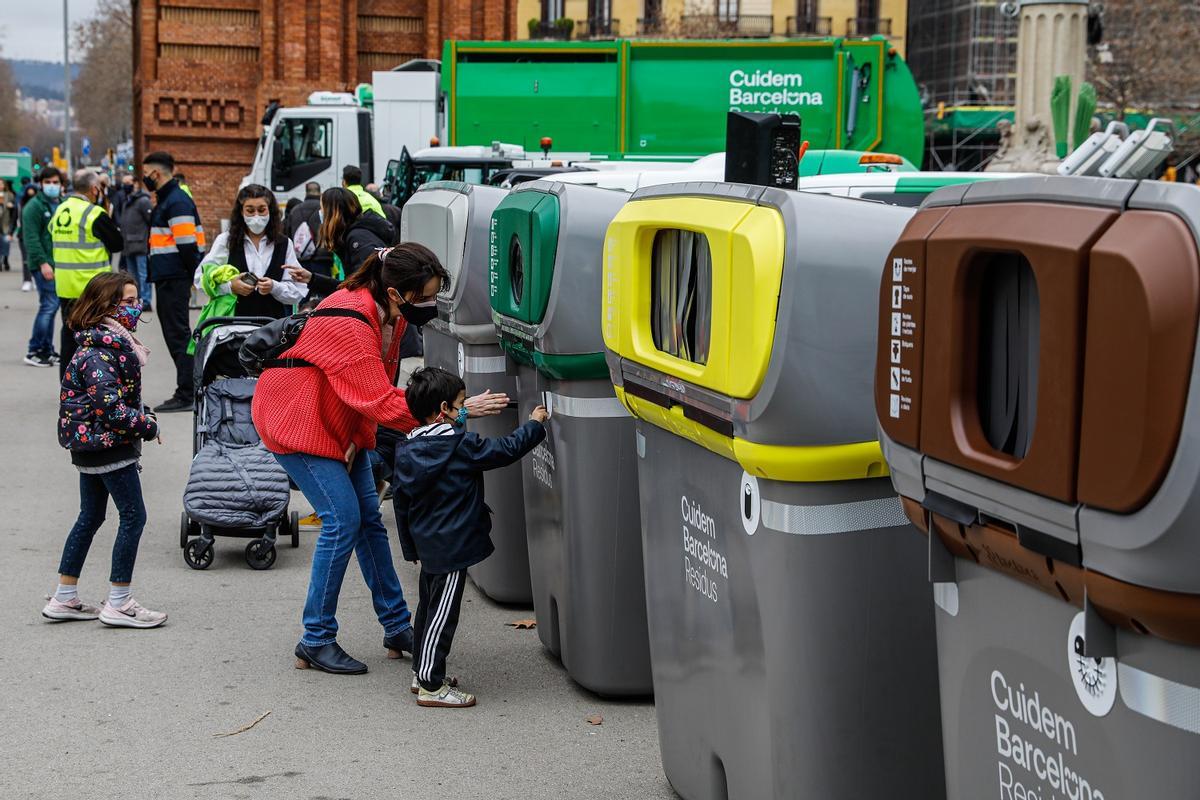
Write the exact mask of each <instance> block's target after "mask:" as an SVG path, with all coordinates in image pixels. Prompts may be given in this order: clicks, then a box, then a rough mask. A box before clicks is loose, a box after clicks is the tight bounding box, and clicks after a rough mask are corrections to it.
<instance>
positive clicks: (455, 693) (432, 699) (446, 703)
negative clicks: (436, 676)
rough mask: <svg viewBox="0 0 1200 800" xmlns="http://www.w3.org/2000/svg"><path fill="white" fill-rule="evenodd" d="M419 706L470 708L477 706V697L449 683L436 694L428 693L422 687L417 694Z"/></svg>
mask: <svg viewBox="0 0 1200 800" xmlns="http://www.w3.org/2000/svg"><path fill="white" fill-rule="evenodd" d="M417 705H419V706H425V707H426V708H470V707H471V706H473V705H475V695H473V694H469V693H467V692H464V691H463V690H462V689H459V688H457V687H454V686H451V685H450V684H448V683H443V684H442V688H441V689H438V690H437V691H436V692H430V691H427V690H426V689H425V687H424V686H421V687H419V690H418V692H417Z"/></svg>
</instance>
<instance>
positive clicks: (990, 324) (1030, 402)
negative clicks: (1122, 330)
mask: <svg viewBox="0 0 1200 800" xmlns="http://www.w3.org/2000/svg"><path fill="white" fill-rule="evenodd" d="M974 262H975V263H974V264H972V266H973V267H974V270H975V271H976V274H977V275H978V278H977V281H976V285H977V286H978V298H979V300H978V315H979V317H978V319H979V350H978V352H977V353H975V354H970V353H969V350H968V353H967V355H968V357H971V355H974V356H975V357H976V358H977V361H976V363H977V364H978V365H979V381H978V386H977V394H976V399H977V403H978V411H979V422H980V425H981V426H982V428H983V433H984V436H986V437H987V441H988V443H989V444H990V445H991V446H992V447H993V448H995V449H996V450H997V451H999V452H1001V453H1005V454H1007V455H1010V456H1013V457H1014V458H1018V459H1021V458H1024V457H1025V455H1026V453H1028V451H1029V444H1030V440H1031V438H1032V437H1033V431H1034V424H1035V422H1036V420H1037V390H1038V354H1039V338H1040V331H1039V316H1038V312H1039V300H1038V287H1037V280H1036V278H1035V277H1034V274H1033V268H1032V267H1031V266H1030V264H1029V261H1028V260H1027V259H1026V258H1025V257H1024V256H1023V255H1021V254H1020V253H1011V252H982V253H979V254H977V255H976V256H975V259H974Z"/></svg>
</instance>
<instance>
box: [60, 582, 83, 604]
mask: <svg viewBox="0 0 1200 800" xmlns="http://www.w3.org/2000/svg"><path fill="white" fill-rule="evenodd" d="M54 599H55V600H57V601H58V602H60V603H66V604H67V605H70V604H71V603H74V602H75V601H76V600H78V599H79V586H78V585H76V584H74V583H70V584H68V583H60V584H59V585H58V589H57V591H55V592H54Z"/></svg>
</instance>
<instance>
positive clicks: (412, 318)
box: [400, 300, 437, 328]
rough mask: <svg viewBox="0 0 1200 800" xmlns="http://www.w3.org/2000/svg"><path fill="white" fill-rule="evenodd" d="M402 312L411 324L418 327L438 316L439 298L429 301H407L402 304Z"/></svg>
mask: <svg viewBox="0 0 1200 800" xmlns="http://www.w3.org/2000/svg"><path fill="white" fill-rule="evenodd" d="M400 314H401V315H402V316H403V317H404V318H405V319H406V320H408V324H409V325H416V326H417V327H418V328H419V327H421V326H422V325H424V324H425V323H427V322H429V321H430V320H433V319H435V318H436V317H437V300H430V301H429V302H428V303H405V304H404V305H402V306H400Z"/></svg>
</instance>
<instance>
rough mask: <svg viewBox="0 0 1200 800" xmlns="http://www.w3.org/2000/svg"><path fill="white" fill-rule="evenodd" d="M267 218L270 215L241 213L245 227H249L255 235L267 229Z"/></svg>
mask: <svg viewBox="0 0 1200 800" xmlns="http://www.w3.org/2000/svg"><path fill="white" fill-rule="evenodd" d="M269 219H270V217H257V216H255V217H252V216H249V215H247V214H243V215H242V221H243V222H245V223H246V227H247V228H249V229H250V232H251V233H253V234H254V235H255V236H257V235H258V234H260V233H262V232H263V231H265V230H266V229H267V220H269Z"/></svg>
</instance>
